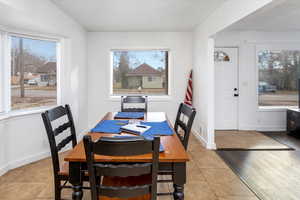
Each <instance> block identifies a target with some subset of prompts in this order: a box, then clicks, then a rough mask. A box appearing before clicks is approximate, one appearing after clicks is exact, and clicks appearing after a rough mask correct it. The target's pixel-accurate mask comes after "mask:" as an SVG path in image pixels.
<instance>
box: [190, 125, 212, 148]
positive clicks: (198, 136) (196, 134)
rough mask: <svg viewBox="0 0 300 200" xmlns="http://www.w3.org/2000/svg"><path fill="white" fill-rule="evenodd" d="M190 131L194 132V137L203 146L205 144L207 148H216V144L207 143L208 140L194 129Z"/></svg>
mask: <svg viewBox="0 0 300 200" xmlns="http://www.w3.org/2000/svg"><path fill="white" fill-rule="evenodd" d="M192 133H193V134H194V136H196V138H197V139H198V140H199V142H201V144H202V145H203V146H205V147H206V148H207V149H217V146H216V144H215V143H214V144H208V142H207V141H206V140H205V139H204V138H203V137H202V136H201V134H200V133H199V132H197V131H195V130H192Z"/></svg>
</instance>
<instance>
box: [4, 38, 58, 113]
mask: <svg viewBox="0 0 300 200" xmlns="http://www.w3.org/2000/svg"><path fill="white" fill-rule="evenodd" d="M10 38H11V109H12V110H16V109H25V108H31V107H40V106H50V105H55V104H56V103H57V100H56V97H57V92H56V91H57V89H56V86H57V76H56V74H57V55H56V49H57V42H54V41H48V40H38V39H31V38H25V37H18V36H11V37H10Z"/></svg>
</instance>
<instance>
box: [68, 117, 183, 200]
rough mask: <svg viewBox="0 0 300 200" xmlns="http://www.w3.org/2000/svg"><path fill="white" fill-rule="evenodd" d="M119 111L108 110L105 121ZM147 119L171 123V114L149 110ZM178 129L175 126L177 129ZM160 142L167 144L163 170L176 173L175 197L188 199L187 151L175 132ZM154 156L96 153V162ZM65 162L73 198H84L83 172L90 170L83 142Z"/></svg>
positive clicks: (95, 136)
mask: <svg viewBox="0 0 300 200" xmlns="http://www.w3.org/2000/svg"><path fill="white" fill-rule="evenodd" d="M114 115H115V113H112V112H109V113H107V114H106V115H105V116H104V117H103V118H102V119H101V120H113V119H114ZM141 120H143V121H147V122H158V121H165V120H167V121H168V122H169V125H170V127H172V125H171V123H170V121H169V120H168V118H167V116H166V114H165V113H163V112H148V113H145V116H144V118H143V119H141ZM173 131H174V129H173ZM87 134H89V135H91V136H92V139H93V140H97V139H99V138H100V137H102V136H111V137H113V136H114V135H116V134H108V133H95V132H89V133H87ZM121 135H128V134H127V133H123V132H122V133H121ZM160 138H161V139H160V142H161V144H162V145H163V147H164V151H163V152H161V153H160V154H159V170H172V171H174V174H173V177H172V178H173V186H174V192H173V196H174V199H176V200H177V199H178V200H183V199H184V184H185V183H186V162H187V161H189V158H188V155H187V152H186V151H185V149H184V147H183V145H182V143H181V141H180V139H179V137H178V136H177V134H176V133H175V131H174V134H173V135H172V136H160ZM151 159H152V155H151V154H144V155H137V156H102V155H96V156H95V161H97V162H127V163H128V162H151ZM64 160H65V161H67V162H69V176H70V179H69V182H70V183H71V184H72V188H73V194H72V199H73V200H81V199H82V197H83V192H82V185H83V171H85V170H86V156H85V150H84V144H83V141H81V142H79V143H78V144H77V145H76V146H75V147H74V148H73V149H72V150H71V151H70V152H69V153H68V154H67V155H66V156H65V158H64Z"/></svg>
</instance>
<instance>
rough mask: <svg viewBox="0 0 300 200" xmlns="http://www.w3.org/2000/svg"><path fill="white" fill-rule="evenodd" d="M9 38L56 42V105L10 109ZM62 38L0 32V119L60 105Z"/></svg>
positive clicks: (7, 31) (6, 31)
mask: <svg viewBox="0 0 300 200" xmlns="http://www.w3.org/2000/svg"><path fill="white" fill-rule="evenodd" d="M11 36H16V37H25V38H30V39H37V40H43V41H52V42H56V44H57V46H56V57H57V58H56V59H57V61H56V62H57V66H56V79H57V80H56V82H57V85H56V104H55V105H53V106H37V107H31V108H24V109H18V110H12V109H11V82H10V80H11V75H10V71H11V39H10V37H11ZM63 41H64V38H62V37H53V36H47V35H41V34H35V33H26V32H24V31H15V30H14V31H11V30H5V29H4V30H0V83H1V85H0V119H2V118H3V119H4V118H7V117H11V116H19V115H26V114H33V113H38V112H42V111H44V110H47V109H49V108H52V107H55V106H57V105H59V104H61V66H62V61H63V59H62V57H63V55H62V52H63Z"/></svg>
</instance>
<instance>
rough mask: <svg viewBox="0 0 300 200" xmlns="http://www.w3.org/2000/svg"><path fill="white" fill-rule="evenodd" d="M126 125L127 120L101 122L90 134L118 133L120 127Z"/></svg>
mask: <svg viewBox="0 0 300 200" xmlns="http://www.w3.org/2000/svg"><path fill="white" fill-rule="evenodd" d="M126 124H128V120H103V121H101V122H99V123H98V124H97V125H96V126H95V128H93V129H92V130H91V132H97V133H116V134H118V133H120V132H121V131H120V128H121V126H124V125H126Z"/></svg>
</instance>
